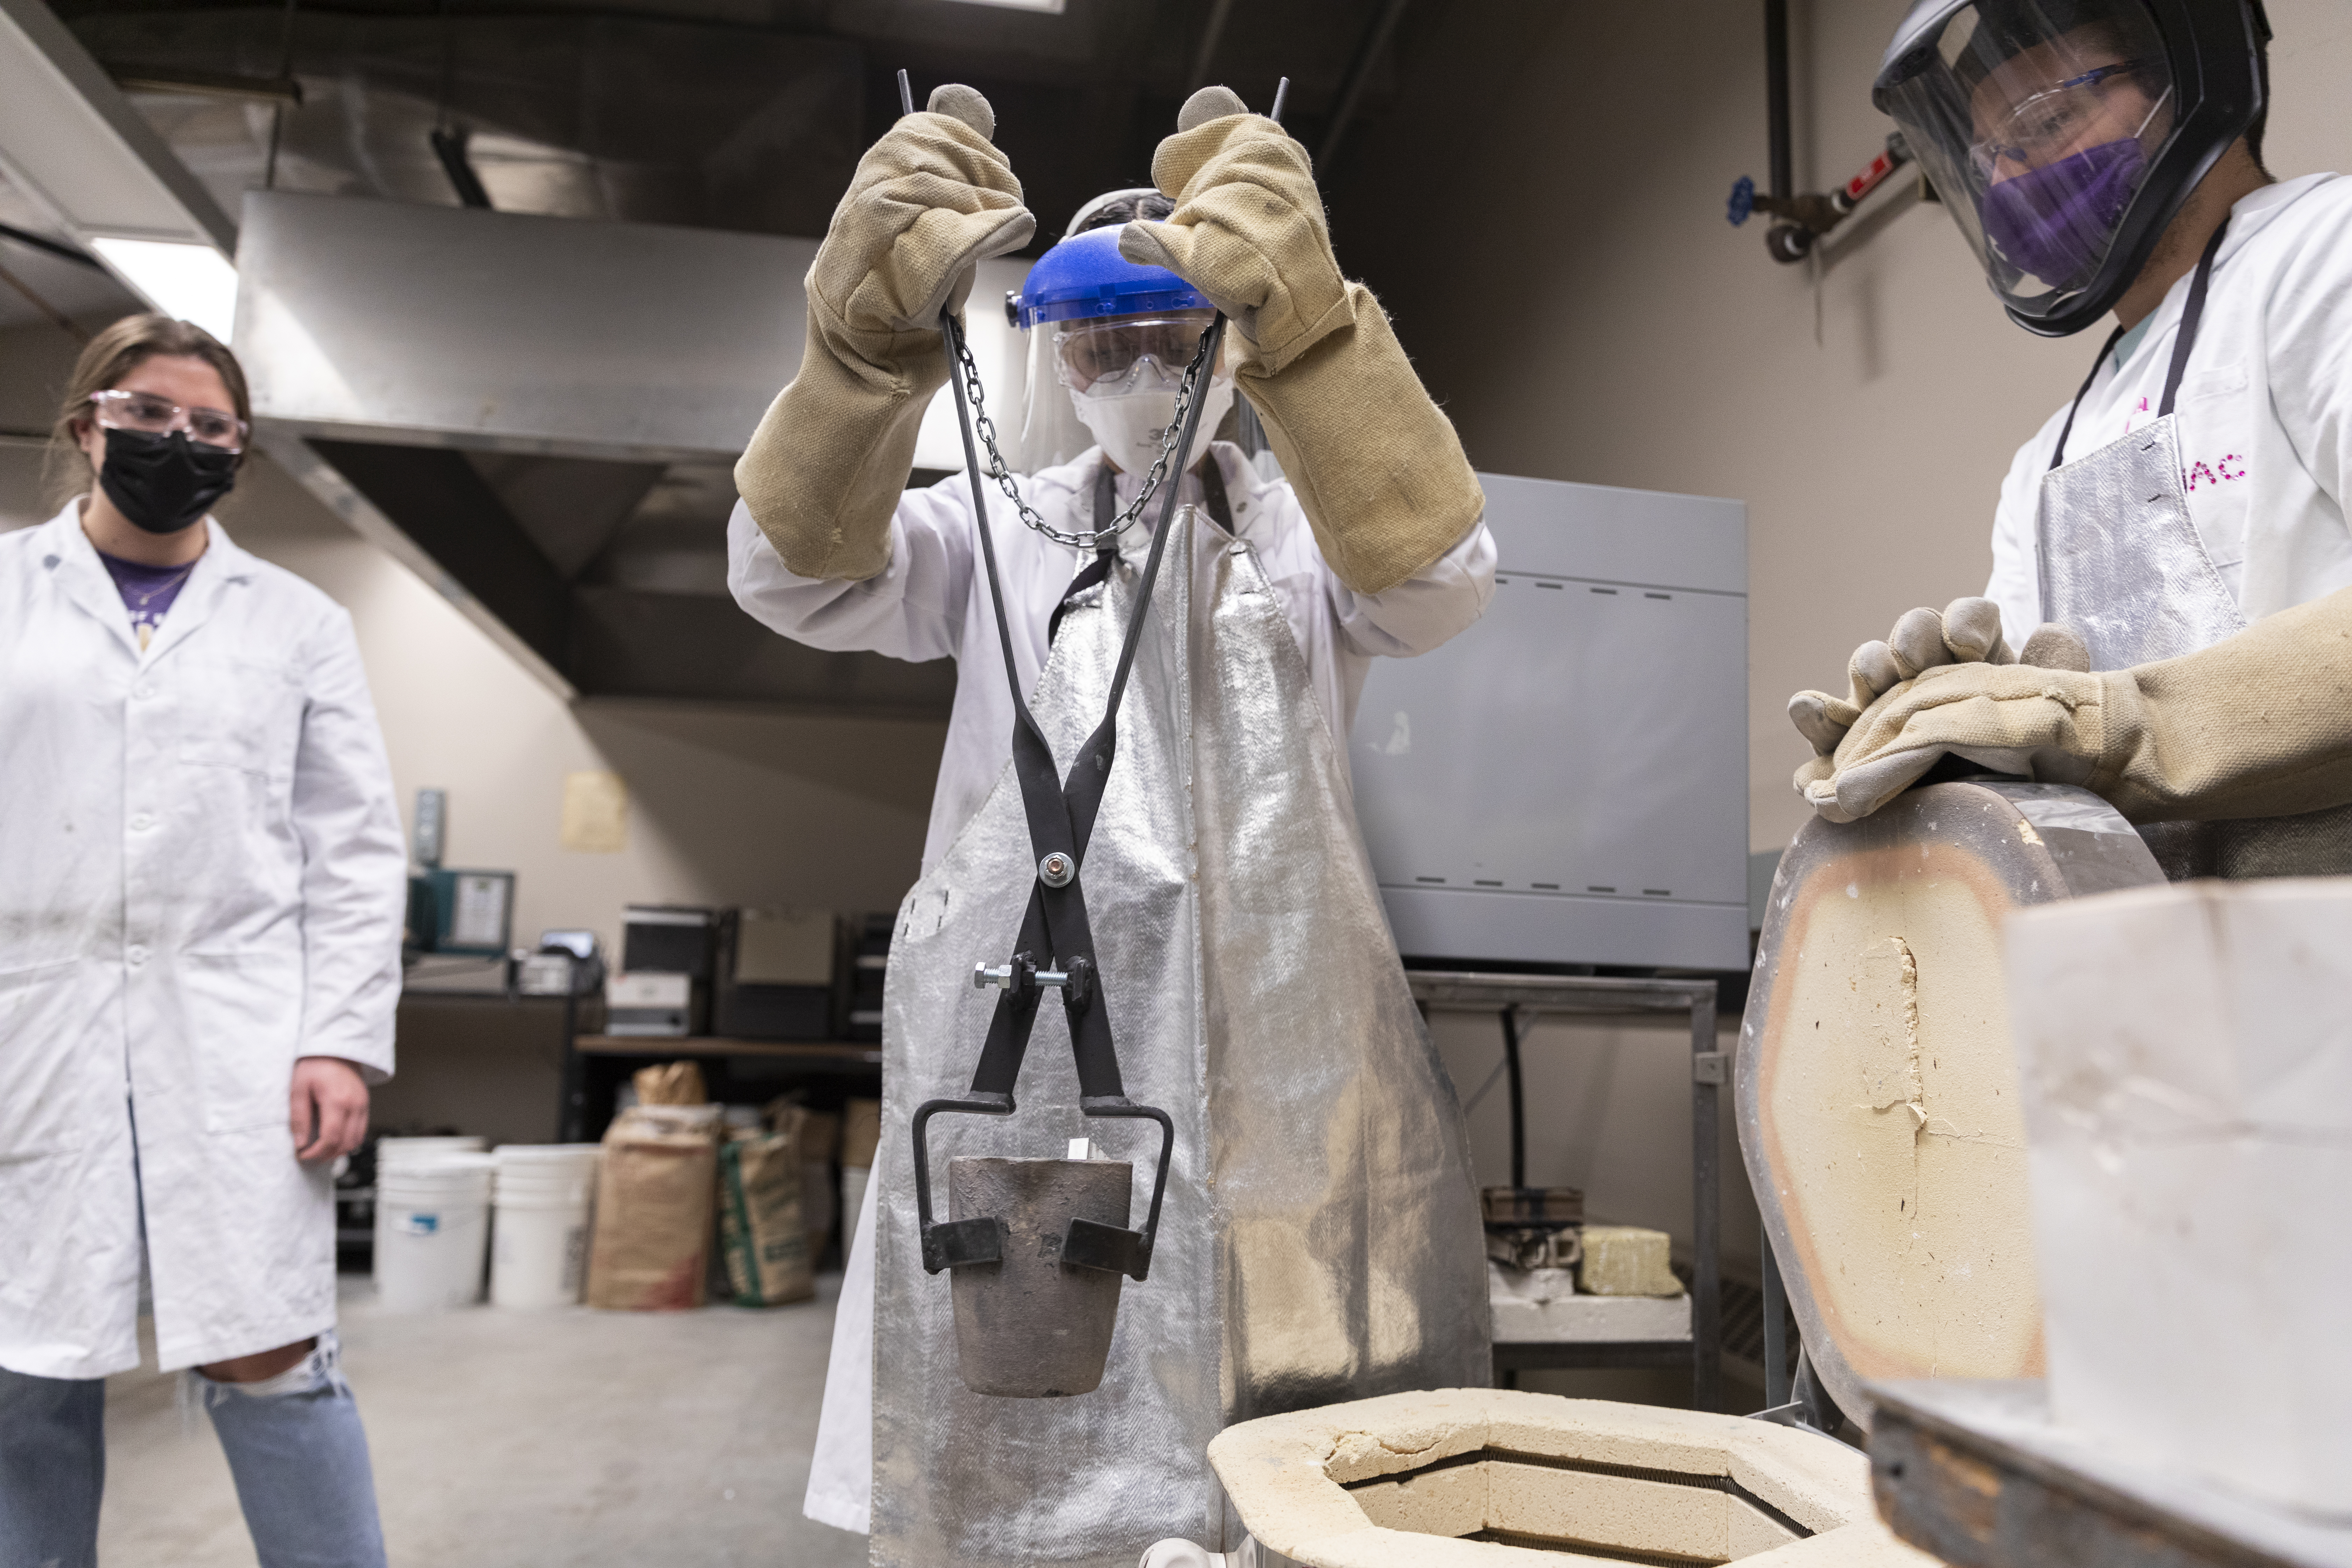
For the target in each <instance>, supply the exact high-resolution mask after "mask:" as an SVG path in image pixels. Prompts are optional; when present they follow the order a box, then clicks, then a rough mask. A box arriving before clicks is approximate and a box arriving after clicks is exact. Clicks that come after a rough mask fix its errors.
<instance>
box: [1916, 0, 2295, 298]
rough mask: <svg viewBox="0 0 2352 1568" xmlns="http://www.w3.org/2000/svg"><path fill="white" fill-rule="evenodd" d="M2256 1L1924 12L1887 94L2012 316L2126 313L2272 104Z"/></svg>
mask: <svg viewBox="0 0 2352 1568" xmlns="http://www.w3.org/2000/svg"><path fill="white" fill-rule="evenodd" d="M2269 37H2270V33H2269V28H2268V26H2267V25H2266V24H2265V23H2264V21H2263V16H2262V11H2261V7H2260V5H2259V3H2258V0H1920V3H1919V4H1917V5H1914V6H1913V7H1912V9H1911V14H1910V15H1909V16H1906V17H1905V18H1904V22H1903V26H1901V28H1899V29H1898V30H1897V31H1896V33H1895V41H1894V43H1893V44H1892V45H1890V46H1889V47H1888V48H1887V51H1886V57H1885V61H1884V63H1882V65H1881V66H1880V68H1879V72H1878V79H1877V81H1876V83H1875V85H1874V88H1873V89H1872V93H1871V98H1872V100H1873V101H1874V103H1876V104H1877V106H1878V107H1879V109H1880V110H1882V111H1883V112H1885V113H1886V114H1888V115H1891V116H1893V117H1894V119H1895V122H1896V123H1897V124H1898V125H1900V126H1901V127H1902V128H1903V133H1904V136H1905V137H1906V140H1908V141H1909V142H1910V144H1911V149H1912V151H1913V152H1914V153H1916V154H1917V156H1918V158H1919V161H1920V163H1922V164H1923V165H1924V166H1925V167H1926V169H1927V176H1928V178H1929V179H1930V180H1931V181H1933V182H1934V184H1935V186H1936V193H1937V195H1939V196H1941V197H1942V198H1943V201H1944V205H1945V206H1946V208H1947V209H1948V210H1949V211H1950V213H1951V215H1952V217H1953V219H1954V221H1956V222H1957V223H1958V225H1959V226H1960V234H1961V236H1962V237H1963V238H1965V239H1966V240H1967V241H1968V243H1969V248H1970V249H1971V250H1973V251H1974V252H1975V253H1976V258H1977V260H1978V263H1979V265H1981V266H1982V267H1983V268H1984V272H1985V278H1986V280H1987V281H1988V282H1990V284H1991V285H1992V290H1993V292H1994V293H1995V294H1996V295H1998V296H1999V297H2000V302H2001V304H2002V306H2003V307H2005V308H2006V309H2007V310H2008V311H2009V314H2010V317H2011V320H2013V321H2016V322H2017V323H2018V324H2019V325H2020V326H2022V327H2025V328H2027V329H2028V330H2030V331H2036V332H2041V333H2042V334H2044V335H2046V336H2051V337H2063V336H2064V335H2065V334H2067V333H2069V332H2077V331H2082V330H2083V329H2084V327H2087V326H2089V325H2090V324H2091V323H2092V322H2094V321H2097V320H2098V319H2099V318H2100V317H2101V316H2103V315H2105V314H2106V312H2107V311H2108V310H2112V309H2114V307H2115V303H2116V300H2117V299H2118V298H2120V297H2121V296H2122V294H2123V293H2124V291H2125V290H2126V289H2128V288H2130V287H2131V284H2132V280H2133V279H2135V278H2137V276H2138V275H2139V271H2140V268H2143V267H2145V266H2146V265H2147V258H2148V257H2149V255H2150V254H2151V253H2152V252H2153V251H2154V250H2155V248H2156V246H2157V242H2158V240H2159V239H2160V238H2161V237H2163V234H2164V230H2165V226H2167V225H2168V224H2169V223H2170V222H2171V221H2172V219H2173V217H2174V216H2176V215H2177V214H2178V213H2179V210H2180V206H2181V204H2182V203H2183V202H2184V201H2186V200H2187V199H2188V197H2189V192H2191V191H2192V190H2194V189H2195V188H2196V186H2197V182H2198V181H2200V180H2201V179H2203V178H2204V177H2205V174H2206V172H2207V171H2208V170H2210V169H2211V168H2212V166H2213V163H2214V161H2215V160H2216V159H2218V158H2220V157H2221V153H2223V152H2224V151H2225V150H2226V149H2227V148H2228V147H2229V145H2230V143H2231V142H2234V141H2236V140H2237V139H2238V138H2239V137H2240V136H2241V135H2242V134H2243V133H2244V132H2245V131H2246V128H2247V127H2248V126H2249V125H2251V124H2252V122H2253V121H2254V118H2255V116H2256V115H2257V114H2258V113H2259V112H2260V111H2261V110H2262V107H2263V80H2262V68H2261V52H2262V46H2263V44H2264V43H2265V42H2267V41H2268V39H2269Z"/></svg>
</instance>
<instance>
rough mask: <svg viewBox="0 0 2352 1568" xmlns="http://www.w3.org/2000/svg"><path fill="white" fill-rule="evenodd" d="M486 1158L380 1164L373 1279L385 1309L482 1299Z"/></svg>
mask: <svg viewBox="0 0 2352 1568" xmlns="http://www.w3.org/2000/svg"><path fill="white" fill-rule="evenodd" d="M491 1163H492V1162H491V1160H490V1157H489V1156H488V1155H487V1154H482V1153H473V1152H463V1151H443V1152H436V1154H434V1155H432V1156H431V1157H429V1158H418V1159H414V1160H410V1161H406V1162H404V1163H397V1164H395V1165H394V1167H393V1168H392V1169H390V1170H384V1169H383V1168H382V1167H379V1173H378V1175H377V1177H376V1190H375V1282H376V1293H377V1296H378V1298H379V1299H380V1300H381V1302H382V1304H383V1309H384V1310H386V1311H391V1312H438V1311H445V1310H448V1309H449V1308H452V1307H470V1306H472V1305H473V1304H474V1303H475V1302H477V1301H478V1300H481V1296H482V1260H483V1258H484V1256H485V1255H486V1253H487V1252H488V1246H489V1200H490V1170H491Z"/></svg>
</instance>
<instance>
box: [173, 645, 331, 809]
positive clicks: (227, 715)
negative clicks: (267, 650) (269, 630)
mask: <svg viewBox="0 0 2352 1568" xmlns="http://www.w3.org/2000/svg"><path fill="white" fill-rule="evenodd" d="M180 680H181V689H182V690H183V691H184V692H185V694H186V703H185V711H186V714H187V720H188V724H187V728H186V729H185V730H184V731H183V733H182V739H181V742H180V761H181V762H183V763H187V764H190V765H192V766H195V767H205V768H229V769H234V770H236V772H239V773H251V774H254V775H256V776H257V777H260V778H266V779H285V778H290V777H292V776H293V773H294V753H295V750H296V748H297V747H298V746H299V743H300V742H301V737H302V706H303V696H302V673H301V671H300V670H299V669H298V668H295V667H293V666H291V665H287V664H280V663H278V662H276V661H274V660H270V659H261V658H244V657H240V656H236V655H231V656H228V657H226V658H214V659H211V660H209V661H206V662H205V663H202V664H196V663H193V662H192V663H191V665H190V666H189V667H188V668H186V669H185V670H184V671H182V672H181V675H180Z"/></svg>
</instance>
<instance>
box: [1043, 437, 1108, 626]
mask: <svg viewBox="0 0 2352 1568" xmlns="http://www.w3.org/2000/svg"><path fill="white" fill-rule="evenodd" d="M1115 510H1118V488H1117V481H1116V480H1115V479H1113V477H1112V470H1111V466H1110V459H1109V458H1104V459H1103V463H1102V467H1100V468H1097V469H1096V470H1095V527H1096V528H1097V530H1101V529H1104V528H1108V526H1110V517H1111V513H1112V512H1113V511H1115ZM1117 560H1118V541H1117V540H1115V539H1114V540H1108V541H1107V542H1103V543H1100V544H1097V546H1096V547H1095V558H1094V559H1093V560H1092V561H1089V562H1087V563H1086V564H1085V565H1084V566H1081V567H1079V568H1078V574H1077V575H1076V576H1075V577H1073V578H1071V579H1070V585H1069V586H1068V587H1066V588H1065V589H1063V590H1062V597H1061V600H1060V602H1059V603H1057V604H1055V606H1054V613H1053V614H1052V615H1050V616H1046V617H1045V646H1046V647H1052V646H1053V644H1054V639H1055V637H1060V636H1061V635H1062V617H1063V616H1066V615H1068V614H1069V613H1070V605H1071V601H1073V600H1074V599H1076V597H1077V596H1078V595H1081V594H1083V593H1085V592H1086V591H1087V589H1089V588H1093V587H1097V586H1099V585H1101V584H1104V583H1108V582H1109V581H1110V568H1111V563H1112V562H1114V561H1117Z"/></svg>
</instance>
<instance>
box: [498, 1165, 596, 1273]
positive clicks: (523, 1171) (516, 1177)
mask: <svg viewBox="0 0 2352 1568" xmlns="http://www.w3.org/2000/svg"><path fill="white" fill-rule="evenodd" d="M598 1152H599V1145H597V1144H593V1143H572V1144H563V1143H553V1144H507V1145H505V1146H503V1147H501V1148H500V1149H499V1152H498V1162H499V1175H498V1193H497V1196H498V1202H497V1209H496V1213H495V1215H494V1217H493V1222H492V1230H491V1241H490V1304H491V1305H492V1306H495V1307H510V1308H517V1309H520V1310H547V1309H549V1308H551V1307H569V1306H572V1305H575V1304H576V1303H577V1302H578V1301H579V1300H580V1293H581V1289H582V1287H583V1285H584V1284H585V1283H586V1280H587V1274H588V1220H589V1211H590V1207H591V1205H592V1202H593V1198H594V1196H595V1189H596V1158H597V1154H598Z"/></svg>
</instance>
